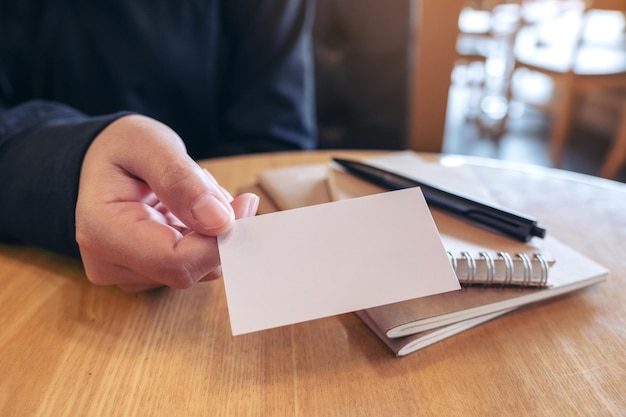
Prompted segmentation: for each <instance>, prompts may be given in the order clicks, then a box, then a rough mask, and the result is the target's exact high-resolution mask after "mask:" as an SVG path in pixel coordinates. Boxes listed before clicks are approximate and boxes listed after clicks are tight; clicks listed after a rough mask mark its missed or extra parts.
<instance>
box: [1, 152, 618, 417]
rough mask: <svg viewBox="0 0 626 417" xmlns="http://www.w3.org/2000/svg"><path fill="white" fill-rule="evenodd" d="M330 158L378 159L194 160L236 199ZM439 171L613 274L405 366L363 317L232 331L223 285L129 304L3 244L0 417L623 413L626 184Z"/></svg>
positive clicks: (483, 167)
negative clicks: (468, 179) (478, 184)
mask: <svg viewBox="0 0 626 417" xmlns="http://www.w3.org/2000/svg"><path fill="white" fill-rule="evenodd" d="M332 155H341V156H351V157H360V156H365V155H372V153H366V152H356V151H353V152H331V151H319V152H304V153H279V154H267V155H247V156H241V157H234V158H222V159H215V160H209V161H203V162H202V165H204V166H206V167H207V168H208V169H209V170H211V172H213V174H214V175H215V176H216V177H217V178H218V180H219V181H220V182H221V183H222V184H224V186H225V187H227V188H228V189H229V190H230V191H231V192H236V190H237V189H239V187H240V186H242V185H246V184H250V183H253V182H254V179H255V175H256V173H257V172H259V171H261V170H264V169H268V168H275V167H280V166H288V165H295V164H310V163H321V162H325V161H327V160H328V159H329V158H330V156H332ZM425 156H426V157H427V158H430V159H432V160H433V161H436V160H438V159H439V156H437V155H425ZM442 162H443V163H447V164H467V165H470V166H472V169H473V170H474V171H475V172H476V174H477V175H478V176H479V177H480V178H481V179H482V180H483V181H484V183H485V185H486V186H487V187H488V188H489V190H490V191H491V192H492V194H493V195H494V196H495V197H496V198H497V199H498V200H499V201H500V202H501V203H502V204H504V205H506V206H509V207H511V208H513V209H516V210H519V211H521V212H524V213H528V214H532V215H534V216H536V217H538V218H539V219H540V220H541V223H542V224H543V225H545V226H546V227H547V228H548V230H549V233H551V234H553V235H554V236H557V237H558V238H559V239H560V240H562V241H564V242H566V243H567V244H569V245H570V246H572V247H574V248H575V249H577V250H579V251H581V252H583V253H585V254H587V255H588V256H589V257H591V258H593V259H595V260H596V261H598V262H600V263H602V264H604V265H605V266H607V267H608V268H609V269H610V270H611V277H610V279H609V281H607V282H606V283H602V284H600V285H597V286H594V287H591V288H588V289H585V290H582V291H579V292H576V293H574V294H570V295H567V296H565V297H562V298H559V299H556V300H554V301H551V302H548V303H543V304H541V305H536V306H533V307H530V308H524V309H522V310H519V311H517V312H514V313H512V314H509V315H507V316H505V317H502V318H500V319H497V320H495V321H492V322H489V323H487V324H484V325H482V326H479V327H477V328H475V329H472V330H469V331H467V332H464V333H462V334H459V335H457V336H454V337H452V338H450V339H447V340H444V341H442V342H439V343H437V344H435V345H433V346H430V347H428V348H426V349H424V350H421V351H418V352H416V353H413V354H411V355H409V356H407V357H404V358H396V357H394V356H393V355H392V354H391V353H390V352H389V351H388V350H387V348H386V347H385V346H384V345H383V344H382V343H381V342H380V341H379V340H378V339H377V338H376V337H375V336H374V335H373V334H372V333H371V332H370V331H369V330H368V328H367V327H365V325H364V324H363V323H361V321H360V320H359V319H358V318H357V317H356V316H355V315H353V314H344V315H339V316H336V317H331V318H326V319H320V320H315V321H311V322H307V323H301V324H297V325H292V326H287V327H283V328H278V329H272V330H267V331H263V332H258V333H253V334H248V335H242V336H237V337H233V336H232V335H231V333H230V325H229V321H228V311H227V306H226V301H225V296H224V287H223V282H222V280H217V281H214V282H210V283H204V284H201V285H198V286H196V287H194V288H192V289H188V290H171V289H164V290H159V291H155V292H149V293H142V294H134V295H131V294H125V293H123V292H121V291H119V290H117V289H114V288H108V287H96V286H93V285H91V284H90V283H88V281H87V280H86V278H85V276H84V273H83V270H82V267H81V264H80V263H79V262H78V261H75V260H72V259H68V258H64V257H61V256H57V255H54V254H51V253H48V252H45V251H42V250H39V249H35V248H28V247H19V246H11V245H6V244H4V245H0V288H1V290H0V415H2V416H6V417H9V416H11V417H12V416H20V417H24V416H54V417H62V416H168V417H171V416H186V417H191V416H417V415H424V416H439V415H442V416H474V415H475V416H499V417H501V416H520V415H528V416H531V415H532V416H559V417H561V416H578V415H580V416H583V415H584V416H589V415H602V416H619V415H622V416H623V415H625V413H626V411H625V410H626V396H625V395H624V387H626V360H625V359H624V353H625V350H626V249H625V247H626V243H625V242H626V188H625V187H624V185H623V184H618V183H615V182H611V181H607V180H600V179H596V178H592V177H587V176H583V175H577V174H571V173H567V172H565V171H558V170H552V169H543V168H533V167H528V166H523V165H520V166H511V165H508V164H506V163H503V162H501V161H494V160H487V159H477V158H469V157H459V158H457V157H452V156H448V157H444V158H443V159H442ZM259 272H260V279H262V275H263V273H271V271H259Z"/></svg>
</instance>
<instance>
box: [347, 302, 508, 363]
mask: <svg viewBox="0 0 626 417" xmlns="http://www.w3.org/2000/svg"><path fill="white" fill-rule="evenodd" d="M513 310H515V308H511V309H508V310H500V311H496V312H495V313H491V314H485V315H483V316H478V317H474V318H471V319H467V320H461V321H458V322H456V323H452V324H449V325H447V326H441V327H438V328H436V329H432V330H426V331H424V332H420V333H415V334H412V335H409V336H404V337H394V338H391V337H387V336H386V335H385V332H384V331H382V330H381V329H380V327H378V324H377V323H376V321H374V320H372V318H371V317H370V316H369V314H367V311H365V310H361V311H357V312H356V315H357V316H359V318H360V319H361V320H363V322H364V323H365V324H366V325H367V326H368V327H369V328H370V329H371V330H372V331H373V332H374V333H375V334H376V336H378V338H379V339H380V340H381V341H382V342H383V343H384V344H385V345H387V347H388V348H389V349H391V351H392V352H393V353H395V354H396V356H406V355H408V354H409V353H413V352H415V351H418V350H420V349H423V348H425V347H427V346H430V345H432V344H434V343H437V342H440V341H442V340H444V339H447V338H448V337H451V336H454V335H455V334H458V333H461V332H464V331H465V330H469V329H471V328H473V327H476V326H478V325H480V324H483V323H486V322H488V321H490V320H493V319H495V318H497V317H500V316H503V315H505V314H507V313H509V312H511V311H513Z"/></svg>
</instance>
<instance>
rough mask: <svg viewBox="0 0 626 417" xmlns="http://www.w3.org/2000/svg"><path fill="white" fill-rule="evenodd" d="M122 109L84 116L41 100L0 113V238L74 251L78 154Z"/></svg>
mask: <svg viewBox="0 0 626 417" xmlns="http://www.w3.org/2000/svg"><path fill="white" fill-rule="evenodd" d="M122 115H123V113H118V114H112V115H107V116H101V117H87V116H85V115H84V114H83V113H81V112H79V111H77V110H74V109H72V108H70V107H67V106H64V105H61V104H56V103H52V102H45V101H29V102H26V103H24V104H22V105H19V106H17V107H14V108H11V109H9V110H4V111H2V112H1V113H0V240H2V241H5V242H13V243H22V244H28V245H34V246H39V247H43V248H46V249H49V250H52V251H54V252H57V253H61V254H64V255H70V256H74V257H78V256H79V252H78V246H77V244H76V240H75V223H74V215H75V208H76V199H77V195H78V181H79V176H80V169H81V165H82V161H83V157H84V154H85V152H86V151H87V148H88V147H89V145H90V144H91V142H92V140H93V139H94V138H95V137H96V136H97V135H98V133H99V132H100V131H102V129H104V128H105V127H106V126H107V125H108V124H109V123H111V122H112V121H113V120H115V119H117V118H119V117H120V116H122Z"/></svg>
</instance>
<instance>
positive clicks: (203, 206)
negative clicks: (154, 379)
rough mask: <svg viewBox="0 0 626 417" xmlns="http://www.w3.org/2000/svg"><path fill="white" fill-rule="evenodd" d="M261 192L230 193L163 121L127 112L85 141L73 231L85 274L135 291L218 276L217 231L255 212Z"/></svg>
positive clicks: (187, 284)
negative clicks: (189, 154)
mask: <svg viewBox="0 0 626 417" xmlns="http://www.w3.org/2000/svg"><path fill="white" fill-rule="evenodd" d="M258 204H259V198H258V197H257V196H256V195H254V194H244V195H241V196H238V197H237V198H234V199H233V197H232V196H231V195H230V194H229V193H228V192H226V191H225V190H224V189H223V188H222V187H221V186H220V185H219V184H218V183H217V181H216V180H215V178H213V176H212V175H211V174H210V173H208V172H207V171H206V170H203V169H201V168H200V167H199V166H198V165H197V164H196V163H195V162H193V161H192V160H191V159H190V158H189V157H188V156H187V154H186V151H185V149H184V146H183V145H182V142H181V141H180V138H178V136H176V134H175V133H174V132H172V131H171V130H170V129H168V128H166V127H165V126H163V125H162V124H160V123H158V122H155V121H152V120H151V119H147V118H144V117H141V116H127V117H125V118H122V119H119V120H118V121H116V122H114V123H113V124H111V125H110V126H109V127H107V129H105V130H104V131H103V132H102V133H101V134H100V135H99V136H98V138H97V139H96V140H95V141H94V142H93V144H92V145H91V147H90V148H89V150H88V152H87V154H86V156H85V160H84V163H83V168H82V171H81V177H80V185H79V195H78V202H77V206H76V238H77V241H78V243H79V247H80V251H81V257H82V259H83V263H84V266H85V271H86V273H87V276H88V277H89V279H90V280H91V281H92V282H93V283H95V284H98V285H117V286H118V287H119V288H121V289H123V290H125V291H130V292H135V291H144V290H147V289H151V288H157V287H160V286H164V285H165V286H169V287H173V288H188V287H190V286H192V285H194V284H195V283H197V282H200V281H206V280H210V279H215V278H218V277H220V276H221V266H220V259H219V252H218V249H217V241H216V239H215V237H214V236H216V235H218V234H221V233H224V232H226V231H228V229H229V228H230V227H231V226H232V224H233V222H234V219H235V218H241V217H247V216H253V215H254V214H255V213H256V211H257V208H258Z"/></svg>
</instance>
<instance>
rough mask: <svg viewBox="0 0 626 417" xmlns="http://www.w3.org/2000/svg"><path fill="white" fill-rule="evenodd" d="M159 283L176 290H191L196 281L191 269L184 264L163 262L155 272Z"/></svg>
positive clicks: (188, 265)
mask: <svg viewBox="0 0 626 417" xmlns="http://www.w3.org/2000/svg"><path fill="white" fill-rule="evenodd" d="M156 274H157V275H158V276H159V277H162V279H161V280H159V281H161V282H164V283H165V284H166V285H167V286H169V287H172V288H176V289H181V290H182V289H186V288H191V287H192V286H193V285H194V284H195V283H196V282H197V281H198V279H196V276H195V275H196V274H195V273H194V270H193V267H192V266H191V265H190V264H189V263H186V262H164V263H161V264H160V265H159V268H158V270H157V272H156Z"/></svg>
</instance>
